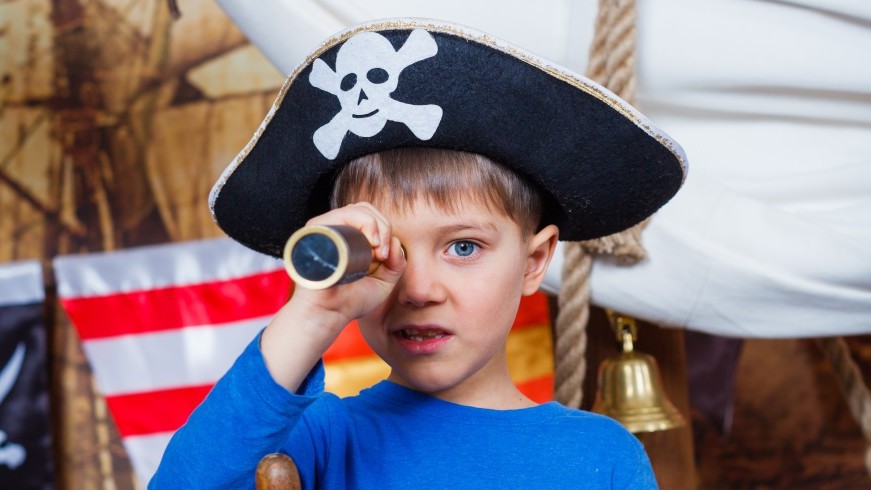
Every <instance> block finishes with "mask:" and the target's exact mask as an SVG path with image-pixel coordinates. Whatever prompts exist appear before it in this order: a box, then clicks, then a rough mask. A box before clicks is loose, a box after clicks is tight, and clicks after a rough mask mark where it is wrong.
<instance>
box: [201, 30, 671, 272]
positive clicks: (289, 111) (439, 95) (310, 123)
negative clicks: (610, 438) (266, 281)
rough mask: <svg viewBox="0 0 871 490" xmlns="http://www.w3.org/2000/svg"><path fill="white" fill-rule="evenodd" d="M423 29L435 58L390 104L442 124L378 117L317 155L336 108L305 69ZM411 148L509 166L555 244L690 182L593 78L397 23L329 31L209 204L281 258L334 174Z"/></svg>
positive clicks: (642, 213) (323, 203) (487, 43)
mask: <svg viewBox="0 0 871 490" xmlns="http://www.w3.org/2000/svg"><path fill="white" fill-rule="evenodd" d="M418 29H423V30H425V31H426V32H427V33H429V35H430V36H431V38H432V39H433V40H434V41H435V44H436V46H437V54H435V55H434V56H431V57H429V58H427V59H422V60H420V61H417V62H413V63H412V64H409V65H408V66H406V67H404V68H403V69H402V71H401V73H400V76H399V78H400V79H399V81H398V84H397V86H396V88H395V90H393V91H392V92H391V93H390V98H391V99H392V100H393V101H396V102H399V103H401V104H411V105H416V106H424V105H436V106H438V107H440V108H441V110H442V114H441V116H440V121H439V122H438V126H437V129H436V130H435V131H434V133H433V134H432V135H431V136H429V138H428V139H421V137H420V131H413V130H412V129H411V123H404V122H397V121H394V120H387V121H386V123H385V124H384V126H383V128H382V129H381V130H380V131H379V132H378V133H377V134H375V135H372V136H368V137H363V136H358V135H357V134H355V133H354V132H350V131H349V132H344V133H343V136H342V138H340V142H341V144H340V148H339V149H338V153H337V154H336V155H335V156H332V155H330V156H332V158H328V156H325V155H324V153H323V151H322V149H319V147H318V146H317V145H316V144H315V142H314V141H313V134H314V133H315V131H317V130H318V129H319V128H322V127H325V126H326V125H327V124H328V123H330V122H331V120H332V119H333V118H335V117H336V116H337V114H338V113H340V112H342V105H341V103H340V102H339V99H338V98H337V96H336V95H334V94H333V93H330V92H328V91H325V90H324V89H321V88H317V87H315V86H314V85H313V84H312V82H311V78H310V77H311V73H312V70H313V66H314V65H315V64H316V63H322V62H325V63H326V66H328V67H330V70H335V69H336V62H337V53H338V51H339V49H340V47H341V46H342V45H343V44H344V43H345V42H347V41H348V40H350V39H352V38H353V37H354V36H357V35H359V34H361V33H365V32H374V33H378V34H379V35H380V36H383V37H384V38H385V39H387V40H388V41H389V42H390V44H391V45H392V47H393V49H395V50H397V51H399V50H400V49H401V48H402V46H403V45H404V44H405V43H406V42H407V41H408V39H409V36H410V34H411V33H412V32H413V31H415V30H418ZM416 133H417V134H416ZM411 146H418V147H432V148H444V149H453V150H462V151H468V152H472V153H478V154H482V155H485V156H487V157H489V158H491V159H493V160H494V161H497V162H499V163H501V164H504V165H506V166H508V167H510V168H512V169H514V170H515V171H517V172H518V173H519V174H521V175H522V176H524V177H526V178H527V179H529V180H530V181H531V182H533V183H534V185H536V186H537V187H538V188H539V189H540V190H541V191H543V193H544V197H545V202H546V207H545V214H544V216H543V220H544V222H546V223H554V224H556V225H558V226H559V228H560V239H562V240H572V241H574V240H587V239H592V238H598V237H601V236H606V235H610V234H612V233H616V232H618V231H621V230H624V229H626V228H629V227H631V226H633V225H635V224H637V223H639V222H640V221H642V220H644V219H645V218H647V217H648V216H650V215H651V214H653V213H654V212H655V211H656V210H657V209H659V208H660V207H661V206H662V205H663V204H665V203H666V202H667V201H668V200H669V199H670V198H671V197H672V196H673V195H674V194H675V193H676V192H677V190H678V189H679V188H680V186H681V185H682V183H683V181H684V179H685V176H686V157H685V155H684V153H683V150H682V149H681V147H680V146H679V145H678V144H677V143H676V142H675V141H673V140H672V139H671V138H670V137H668V136H667V135H666V134H665V133H663V132H662V131H660V130H658V129H657V128H655V127H654V126H653V125H652V124H651V123H650V122H649V121H648V120H647V119H646V118H645V117H644V116H642V115H641V114H640V113H638V112H637V111H636V110H635V109H634V108H632V107H631V106H630V105H629V104H627V103H626V102H624V101H623V100H621V99H620V98H619V97H617V96H616V95H614V94H612V93H611V92H610V91H608V90H607V89H605V88H603V87H602V86H600V85H598V84H596V83H595V82H592V81H590V80H589V79H587V78H585V77H582V76H580V75H577V74H575V73H572V72H571V71H569V70H566V69H564V68H561V67H559V66H557V65H555V64H552V63H550V62H547V61H545V60H543V59H541V58H539V57H537V56H535V55H532V54H530V53H528V52H526V51H523V50H521V49H519V48H516V47H514V46H511V45H510V44H508V43H505V42H503V41H499V40H497V39H495V38H493V37H492V36H490V35H487V34H484V33H481V32H477V31H474V30H472V29H469V28H466V27H461V26H457V25H454V24H449V23H444V22H438V21H430V20H422V19H395V20H386V21H377V22H372V23H368V24H365V25H361V26H357V27H355V28H353V29H349V30H347V31H344V32H342V33H340V34H338V35H336V36H335V37H333V38H332V39H330V40H328V41H327V42H325V43H324V44H323V45H322V46H321V47H320V48H319V49H318V50H316V51H315V52H314V53H312V55H311V56H309V57H308V59H307V60H306V61H305V62H304V63H303V64H302V65H301V66H299V67H298V68H297V69H296V70H295V71H294V72H293V74H291V75H290V77H289V78H288V79H287V81H286V82H285V83H284V85H283V87H282V88H281V90H280V92H279V94H278V97H277V99H276V101H275V103H274V104H273V106H272V108H271V110H270V111H269V113H268V115H267V116H266V118H265V120H264V121H263V123H262V124H261V126H260V128H259V129H258V130H257V132H256V133H255V135H254V137H253V138H252V139H251V141H249V143H248V144H247V145H246V146H245V148H244V149H243V150H242V151H241V152H240V153H239V155H238V156H237V157H236V158H235V159H234V160H233V162H231V164H230V165H229V166H228V167H227V169H226V170H225V171H224V173H223V174H222V176H221V177H220V179H219V180H218V182H217V183H216V184H215V186H214V187H213V189H212V192H211V195H210V198H209V207H210V210H211V212H212V215H213V217H214V219H215V221H216V222H217V223H218V225H219V226H220V227H221V228H222V229H223V230H224V231H225V232H226V233H227V234H228V235H229V236H231V237H232V238H234V239H236V240H237V241H239V242H241V243H243V244H244V245H246V246H248V247H250V248H252V249H254V250H258V251H260V252H263V253H266V254H269V255H272V256H275V257H279V256H281V252H282V248H283V247H284V244H285V242H286V241H287V238H288V237H289V236H290V235H291V234H292V233H293V232H294V231H295V230H296V229H298V228H300V227H302V226H303V225H304V224H305V222H306V221H307V220H308V219H310V218H311V217H313V216H315V215H317V214H321V213H323V212H325V211H327V210H328V208H329V194H330V190H331V186H332V180H333V178H334V176H335V174H336V172H337V170H338V169H340V168H341V167H342V166H343V165H344V164H346V163H347V162H349V161H351V160H353V159H355V158H357V157H360V156H362V155H365V154H368V153H373V152H378V151H384V150H389V149H394V148H401V147H411Z"/></svg>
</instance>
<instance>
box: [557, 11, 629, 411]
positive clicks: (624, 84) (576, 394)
mask: <svg viewBox="0 0 871 490" xmlns="http://www.w3.org/2000/svg"><path fill="white" fill-rule="evenodd" d="M587 76H588V77H590V78H591V79H593V80H595V81H597V82H599V83H600V84H602V85H604V86H605V87H608V88H609V89H610V90H611V91H612V92H614V93H616V94H617V95H618V96H620V97H621V98H623V99H624V100H626V101H627V102H630V103H632V101H633V100H634V98H635V87H636V78H635V1H634V0H599V12H598V15H597V16H596V25H595V30H594V34H593V43H592V46H591V48H590V61H589V65H588V69H587ZM643 226H644V224H641V225H638V226H636V227H633V228H632V229H630V230H626V231H624V232H621V233H618V234H615V235H611V236H607V237H604V238H600V239H597V240H590V241H587V242H577V243H567V244H566V246H565V248H564V253H565V259H564V262H563V270H562V286H561V288H560V293H559V299H558V305H559V313H558V315H557V319H556V331H555V342H554V343H555V357H556V359H555V364H556V367H555V370H554V371H555V372H554V398H555V399H556V400H557V401H559V402H560V403H562V404H564V405H566V406H569V407H576V408H579V407H580V406H581V401H582V400H583V383H584V374H585V373H586V369H587V363H586V359H585V354H586V350H587V330H586V329H587V322H588V321H589V318H590V269H591V267H592V262H593V259H592V255H591V254H593V253H599V254H605V253H607V254H612V255H615V256H616V257H617V258H618V260H621V261H627V262H634V261H637V260H640V259H641V258H643V257H644V249H643V248H642V246H641V243H640V234H641V228H643Z"/></svg>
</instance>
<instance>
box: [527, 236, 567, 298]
mask: <svg viewBox="0 0 871 490" xmlns="http://www.w3.org/2000/svg"><path fill="white" fill-rule="evenodd" d="M557 240H559V228H557V227H556V225H547V226H545V227H544V228H542V229H541V231H539V232H538V233H536V234H534V235H532V237H530V238H529V241H528V242H527V243H528V245H527V256H526V271H525V272H524V274H523V295H524V296H529V295H530V294H533V293H535V292H536V291H538V287H539V286H540V285H541V281H542V280H544V273H545V272H546V271H547V266H548V265H549V264H550V260H551V259H552V258H553V254H554V250H555V249H556V242H557Z"/></svg>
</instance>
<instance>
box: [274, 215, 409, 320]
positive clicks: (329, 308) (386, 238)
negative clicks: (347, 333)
mask: <svg viewBox="0 0 871 490" xmlns="http://www.w3.org/2000/svg"><path fill="white" fill-rule="evenodd" d="M306 225H348V226H351V227H353V228H355V229H358V230H360V231H361V232H362V233H363V235H365V236H366V239H367V240H369V243H370V245H371V246H372V257H373V261H375V262H378V263H379V266H378V268H377V269H376V270H375V271H374V272H372V273H371V274H369V275H368V276H366V277H363V278H362V279H359V280H357V281H353V282H351V283H347V284H340V285H337V286H333V287H331V288H327V289H325V290H309V289H305V288H296V289H295V291H294V295H293V298H291V301H304V302H306V303H308V305H309V307H310V308H312V309H316V310H322V311H323V313H325V314H335V315H338V319H337V320H336V321H337V322H338V323H340V324H341V325H338V326H339V327H343V326H345V325H347V324H348V322H350V321H351V320H354V319H356V318H359V317H361V316H364V315H366V314H367V313H369V312H370V311H372V309H374V308H375V307H376V306H378V305H379V304H381V303H382V302H383V301H384V300H385V299H387V296H388V295H389V294H390V292H391V291H392V290H393V287H394V285H395V284H396V282H397V281H398V280H399V278H400V276H401V275H402V271H403V270H404V267H405V259H404V255H403V252H402V247H401V245H400V244H399V240H398V239H397V238H396V237H394V236H393V233H392V228H391V225H390V222H389V221H387V218H385V217H384V215H383V214H381V212H380V211H378V209H376V208H375V207H374V206H373V205H371V204H369V203H367V202H360V203H357V204H351V205H348V206H345V207H342V208H338V209H334V210H332V211H329V212H327V213H324V214H322V215H320V216H317V217H315V218H312V219H311V220H309V221H308V223H306Z"/></svg>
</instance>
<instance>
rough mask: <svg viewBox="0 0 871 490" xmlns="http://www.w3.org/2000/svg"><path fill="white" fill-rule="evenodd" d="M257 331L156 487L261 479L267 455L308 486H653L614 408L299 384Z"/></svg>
mask: <svg viewBox="0 0 871 490" xmlns="http://www.w3.org/2000/svg"><path fill="white" fill-rule="evenodd" d="M258 340H259V339H256V340H255V341H254V342H252V343H251V344H250V345H249V346H248V347H247V349H246V350H245V352H244V353H243V354H242V355H241V356H240V357H239V359H238V360H237V361H236V363H235V364H234V366H233V368H232V369H231V370H230V371H229V372H228V373H227V374H226V375H225V376H224V377H223V378H222V379H221V380H220V381H219V382H218V383H217V384H216V385H215V388H214V389H213V390H212V392H211V393H210V394H209V396H208V397H207V398H206V400H205V401H204V402H203V404H202V405H201V406H200V407H199V408H197V410H196V411H195V412H194V413H193V414H192V415H191V417H190V419H189V420H188V422H187V424H185V426H184V427H182V428H181V429H179V430H178V432H176V434H175V435H174V436H173V438H172V440H171V441H170V444H169V446H168V448H167V450H166V452H165V454H164V456H163V460H162V461H161V464H160V467H159V468H158V471H157V473H156V474H155V476H154V478H153V479H152V480H151V482H150V484H149V488H159V489H164V488H253V487H254V470H255V468H256V466H257V463H258V462H259V460H260V458H261V457H263V456H264V455H266V454H268V453H272V452H278V451H281V452H284V453H286V454H289V455H290V456H292V457H293V459H294V461H295V463H296V465H297V467H298V469H299V472H300V476H301V479H302V483H303V486H304V488H378V489H388V488H415V489H418V488H451V489H457V488H475V489H481V488H535V489H539V488H585V489H594V488H619V489H630V488H631V489H648V488H656V481H655V479H654V475H653V472H652V469H651V467H650V462H649V460H648V458H647V455H646V454H645V453H644V450H643V448H642V446H641V444H640V442H639V441H638V440H637V439H636V438H635V437H634V436H632V434H630V433H629V432H627V431H626V430H625V429H624V428H623V427H622V426H620V425H619V424H617V423H616V422H614V421H613V420H611V419H608V418H606V417H603V416H600V415H596V414H592V413H589V412H584V411H580V410H574V409H569V408H566V407H564V406H562V405H560V404H558V403H556V402H552V403H546V404H543V405H539V406H537V407H532V408H525V409H519V410H489V409H481V408H473V407H467V406H463V405H457V404H454V403H449V402H445V401H442V400H439V399H437V398H433V397H430V396H428V395H425V394H422V393H418V392H416V391H413V390H410V389H407V388H404V387H402V386H399V385H397V384H395V383H391V382H389V381H383V382H381V383H378V384H376V385H375V386H373V387H372V388H369V389H367V390H364V391H363V392H361V393H360V394H359V395H358V396H354V397H349V398H344V399H341V398H338V397H337V396H335V395H332V394H330V393H325V392H324V391H323V366H322V365H321V364H319V365H318V366H316V367H315V369H313V370H312V372H311V373H310V374H309V376H308V378H307V379H306V381H305V382H304V383H303V386H302V387H301V388H300V390H299V391H298V393H297V394H293V393H290V392H288V391H287V390H286V389H284V388H283V387H281V386H280V385H278V384H277V383H275V382H274V381H273V380H272V377H271V376H270V374H269V372H268V370H267V368H266V365H265V363H264V361H263V357H262V355H261V353H260V349H259V348H258Z"/></svg>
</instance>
